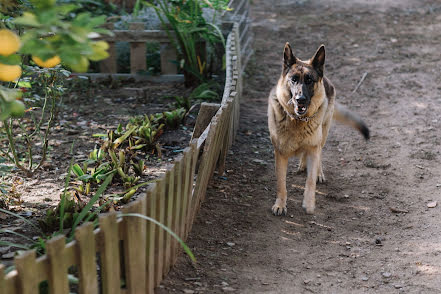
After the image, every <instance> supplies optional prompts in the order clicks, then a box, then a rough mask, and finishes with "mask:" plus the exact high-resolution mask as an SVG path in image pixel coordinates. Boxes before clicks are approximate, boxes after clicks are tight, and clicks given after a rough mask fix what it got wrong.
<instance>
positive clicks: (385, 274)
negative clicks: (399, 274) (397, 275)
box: [381, 272, 392, 278]
mask: <svg viewBox="0 0 441 294" xmlns="http://www.w3.org/2000/svg"><path fill="white" fill-rule="evenodd" d="M381 275H382V276H383V277H384V278H390V277H392V274H391V273H390V272H384V273H382V274H381Z"/></svg>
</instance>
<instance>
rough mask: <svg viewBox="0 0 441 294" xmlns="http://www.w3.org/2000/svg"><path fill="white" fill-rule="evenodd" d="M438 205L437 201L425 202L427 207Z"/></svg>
mask: <svg viewBox="0 0 441 294" xmlns="http://www.w3.org/2000/svg"><path fill="white" fill-rule="evenodd" d="M437 205H438V203H437V202H436V201H432V202H429V203H427V207H428V208H435V207H436V206H437Z"/></svg>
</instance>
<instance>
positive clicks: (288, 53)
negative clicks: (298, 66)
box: [283, 42, 297, 72]
mask: <svg viewBox="0 0 441 294" xmlns="http://www.w3.org/2000/svg"><path fill="white" fill-rule="evenodd" d="M296 62H297V58H296V57H295V56H294V54H292V49H291V45H289V43H288V42H286V44H285V49H283V71H284V72H287V71H288V70H289V69H290V68H291V66H292V65H293V64H295V63H296Z"/></svg>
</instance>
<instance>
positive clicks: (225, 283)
mask: <svg viewBox="0 0 441 294" xmlns="http://www.w3.org/2000/svg"><path fill="white" fill-rule="evenodd" d="M221 285H222V286H224V287H225V286H230V285H229V284H228V283H227V282H223V281H222V283H221Z"/></svg>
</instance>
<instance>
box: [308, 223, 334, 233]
mask: <svg viewBox="0 0 441 294" xmlns="http://www.w3.org/2000/svg"><path fill="white" fill-rule="evenodd" d="M309 223H310V224H311V225H316V226H318V227H320V228H324V229H326V230H328V231H332V230H333V229H334V228H333V227H329V226H326V225H322V224H319V223H316V222H315V221H310V222H309Z"/></svg>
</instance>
